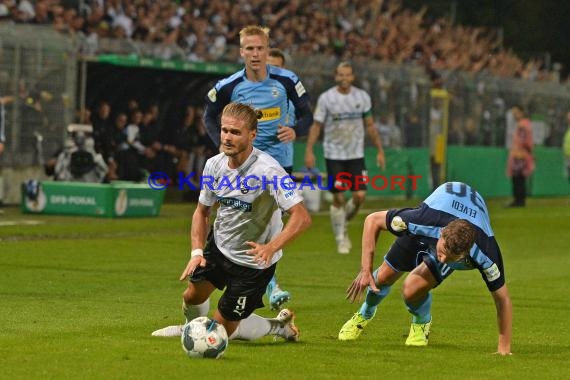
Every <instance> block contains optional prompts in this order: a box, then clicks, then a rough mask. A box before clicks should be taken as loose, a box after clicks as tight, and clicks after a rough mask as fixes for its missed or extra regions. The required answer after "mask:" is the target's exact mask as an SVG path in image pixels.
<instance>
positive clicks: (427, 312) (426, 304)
mask: <svg viewBox="0 0 570 380" xmlns="http://www.w3.org/2000/svg"><path fill="white" fill-rule="evenodd" d="M405 302H406V306H407V308H408V311H409V312H410V313H412V323H420V324H424V323H428V322H429V321H431V293H428V295H427V296H426V298H425V299H424V300H423V301H422V302H420V303H417V304H411V303H408V302H407V301H405Z"/></svg>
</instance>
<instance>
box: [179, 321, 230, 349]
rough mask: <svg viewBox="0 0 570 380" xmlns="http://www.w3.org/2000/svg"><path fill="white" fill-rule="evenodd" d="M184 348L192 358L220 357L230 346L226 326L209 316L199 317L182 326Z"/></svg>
mask: <svg viewBox="0 0 570 380" xmlns="http://www.w3.org/2000/svg"><path fill="white" fill-rule="evenodd" d="M180 339H181V341H182V349H184V352H186V354H187V355H188V356H190V357H192V358H211V359H218V358H220V357H221V356H222V355H223V353H224V351H225V350H226V348H227V347H228V334H227V332H226V329H225V328H224V326H222V325H221V324H219V323H218V322H216V321H214V320H213V319H210V318H208V317H198V318H195V319H193V320H191V321H190V322H188V323H186V324H185V325H184V327H182V336H181V338H180Z"/></svg>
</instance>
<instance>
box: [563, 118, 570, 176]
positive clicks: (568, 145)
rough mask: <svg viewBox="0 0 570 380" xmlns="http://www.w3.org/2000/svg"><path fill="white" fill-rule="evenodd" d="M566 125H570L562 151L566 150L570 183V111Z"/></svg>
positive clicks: (565, 156) (565, 155)
mask: <svg viewBox="0 0 570 380" xmlns="http://www.w3.org/2000/svg"><path fill="white" fill-rule="evenodd" d="M566 123H567V124H568V129H566V133H565V134H564V140H563V141H564V142H563V146H562V149H563V150H564V158H565V159H566V172H567V175H568V181H570V111H568V113H566Z"/></svg>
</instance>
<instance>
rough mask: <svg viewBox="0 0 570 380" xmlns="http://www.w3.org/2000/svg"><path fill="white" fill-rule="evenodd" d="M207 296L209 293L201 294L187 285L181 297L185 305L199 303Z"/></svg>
mask: <svg viewBox="0 0 570 380" xmlns="http://www.w3.org/2000/svg"><path fill="white" fill-rule="evenodd" d="M208 297H209V294H202V293H201V292H199V291H198V289H196V287H194V286H188V287H187V288H186V290H185V291H184V293H183V294H182V298H183V299H184V303H185V304H186V305H200V304H201V303H203V302H204V301H206V300H207V299H208Z"/></svg>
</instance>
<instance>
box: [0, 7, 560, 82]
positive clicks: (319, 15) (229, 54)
mask: <svg viewBox="0 0 570 380" xmlns="http://www.w3.org/2000/svg"><path fill="white" fill-rule="evenodd" d="M78 4H79V5H78ZM0 21H4V22H15V23H33V24H44V25H48V24H51V25H53V27H54V28H55V29H56V30H59V31H61V32H62V33H69V34H74V35H78V36H80V37H81V38H83V39H84V40H85V42H86V43H85V46H86V51H87V52H91V53H95V52H96V51H97V47H98V46H99V41H101V39H108V38H111V39H127V40H130V41H143V42H147V43H159V44H160V45H162V46H163V47H164V48H163V49H161V50H160V54H161V55H162V58H172V56H173V54H174V53H175V52H177V53H181V54H182V55H183V56H184V58H185V59H187V60H190V61H232V62H235V61H237V60H238V59H239V48H238V47H239V41H238V40H237V35H238V31H239V30H240V29H241V28H242V27H244V26H245V25H250V24H260V25H266V26H268V27H270V28H271V29H272V30H273V32H272V45H273V46H278V47H280V48H281V49H282V50H284V51H285V52H287V53H290V54H291V53H295V54H314V53H322V54H331V55H336V56H338V57H340V58H342V59H352V60H354V59H356V58H372V59H376V60H380V61H382V62H387V63H396V64H400V63H416V64H420V65H422V66H424V67H426V69H427V70H430V71H431V70H441V69H447V70H463V71H468V72H481V71H486V72H488V73H490V74H492V75H496V76H502V77H519V78H524V79H528V80H555V79H556V75H555V73H554V72H553V71H550V70H548V69H547V68H546V67H545V64H544V62H543V61H542V60H540V59H538V60H537V59H532V60H529V61H526V62H525V61H523V60H522V59H521V58H520V57H518V56H517V55H516V54H514V53H513V52H512V51H511V50H509V49H506V48H505V47H503V46H502V45H501V40H500V36H499V35H498V34H497V32H496V31H495V30H491V29H488V28H481V27H466V26H461V25H451V24H450V22H449V21H448V20H446V19H444V18H438V19H434V18H432V17H430V16H429V12H428V9H427V8H426V7H424V8H422V9H421V10H419V11H414V10H410V9H405V8H403V7H402V6H401V2H400V1H398V0H373V1H369V0H356V1H355V0H350V1H349V0H315V1H311V2H309V1H302V0H291V1H283V0H269V1H267V0H263V1H262V0H239V1H230V0H208V1H206V0H179V1H174V0H152V1H151V0H106V1H104V0H84V1H79V2H77V1H68V0H36V1H32V0H2V1H1V2H0Z"/></svg>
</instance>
